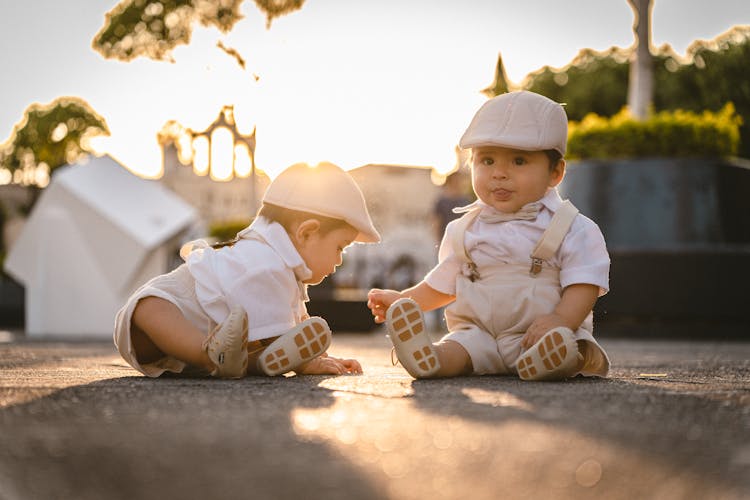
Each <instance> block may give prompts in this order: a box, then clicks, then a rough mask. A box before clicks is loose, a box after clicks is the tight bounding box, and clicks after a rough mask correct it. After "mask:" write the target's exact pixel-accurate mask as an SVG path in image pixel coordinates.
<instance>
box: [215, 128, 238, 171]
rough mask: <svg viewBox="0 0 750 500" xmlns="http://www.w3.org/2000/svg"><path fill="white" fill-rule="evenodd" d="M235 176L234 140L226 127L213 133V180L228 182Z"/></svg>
mask: <svg viewBox="0 0 750 500" xmlns="http://www.w3.org/2000/svg"><path fill="white" fill-rule="evenodd" d="M233 175H234V138H233V137H232V132H231V131H230V130H229V129H228V128H226V127H218V128H216V129H214V131H213V132H211V178H212V179H213V180H215V181H228V180H230V179H231V178H232V176H233Z"/></svg>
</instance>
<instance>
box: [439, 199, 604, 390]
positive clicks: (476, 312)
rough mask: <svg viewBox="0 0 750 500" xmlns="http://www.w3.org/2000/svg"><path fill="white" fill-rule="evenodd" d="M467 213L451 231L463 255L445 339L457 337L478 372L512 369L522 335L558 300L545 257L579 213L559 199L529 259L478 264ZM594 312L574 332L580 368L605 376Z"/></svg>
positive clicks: (555, 275) (555, 272) (554, 272)
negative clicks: (470, 246) (469, 246)
mask: <svg viewBox="0 0 750 500" xmlns="http://www.w3.org/2000/svg"><path fill="white" fill-rule="evenodd" d="M479 211H480V210H479V209H476V210H472V211H470V212H468V213H466V214H465V215H464V216H463V217H462V219H461V221H460V223H458V224H456V227H455V231H453V232H452V234H451V235H449V236H450V241H451V244H452V245H453V248H454V252H455V253H456V255H457V256H458V257H459V258H460V259H461V260H462V261H463V266H462V268H463V273H462V274H460V275H459V276H458V277H457V280H456V300H455V301H454V302H453V303H452V304H451V305H450V306H448V307H447V308H446V311H445V317H446V321H447V324H448V331H449V332H450V333H449V334H448V335H446V336H445V337H444V338H443V340H452V341H455V342H458V343H460V344H461V345H462V346H463V347H464V348H465V349H466V350H467V351H468V353H469V355H470V357H471V361H472V364H473V368H474V373H475V374H477V375H483V374H515V373H517V372H516V366H515V364H516V361H517V360H518V358H519V357H520V356H521V354H522V353H523V348H522V347H521V339H522V337H523V334H524V333H525V332H526V330H527V329H528V328H529V326H530V325H531V323H532V322H533V321H534V320H535V319H536V318H538V317H540V316H542V315H545V314H550V313H552V312H553V310H554V308H555V306H556V305H557V304H558V303H559V302H560V297H561V293H562V290H561V287H560V269H558V268H554V267H551V266H550V265H549V263H548V261H549V259H551V258H552V257H553V256H554V255H555V253H556V252H557V250H558V248H559V247H560V245H561V244H562V241H563V239H564V238H565V235H566V234H567V232H568V230H569V229H570V226H571V224H572V223H573V219H574V218H575V216H576V215H577V213H578V209H576V208H575V207H574V206H573V204H572V203H570V202H569V201H565V202H563V204H562V206H561V207H560V208H559V209H558V210H557V212H555V215H554V217H553V218H552V221H551V222H550V225H549V227H548V228H547V230H546V231H545V232H544V234H543V235H542V238H541V240H540V241H539V242H538V243H537V245H536V247H535V249H534V252H533V253H532V255H531V258H530V261H529V264H513V263H507V264H506V263H501V262H498V263H497V264H495V265H492V266H484V267H482V268H477V266H476V264H475V263H474V262H473V261H472V260H471V258H470V257H469V255H468V253H467V252H466V249H465V247H464V235H465V232H466V229H467V228H468V227H469V226H470V225H471V223H472V222H473V221H474V219H475V218H476V217H477V215H478V214H479ZM592 330H593V320H592V314H591V313H589V315H588V317H587V318H586V319H585V320H584V322H583V324H582V325H581V327H580V328H579V329H578V330H577V331H576V332H575V339H576V340H577V341H584V342H587V345H586V346H587V349H585V350H584V353H585V363H584V366H583V368H582V369H581V370H580V372H579V373H580V374H582V375H586V376H600V377H604V376H606V375H607V372H608V371H609V358H608V357H607V354H606V353H605V352H604V349H602V348H601V346H600V345H599V344H598V343H597V342H596V340H594V337H593V335H592Z"/></svg>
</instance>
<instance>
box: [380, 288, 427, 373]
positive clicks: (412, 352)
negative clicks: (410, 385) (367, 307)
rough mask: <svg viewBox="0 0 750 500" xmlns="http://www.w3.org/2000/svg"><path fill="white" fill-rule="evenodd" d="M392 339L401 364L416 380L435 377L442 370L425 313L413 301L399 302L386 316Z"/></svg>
mask: <svg viewBox="0 0 750 500" xmlns="http://www.w3.org/2000/svg"><path fill="white" fill-rule="evenodd" d="M385 324H386V326H387V327H388V338H390V339H391V342H392V343H393V348H394V349H395V350H396V356H397V357H398V360H399V361H400V362H401V365H403V367H404V368H405V369H406V371H407V372H409V375H411V376H412V377H414V378H427V377H431V376H433V375H434V374H435V373H436V372H437V371H438V370H439V369H440V361H438V358H437V353H436V352H435V349H434V348H433V346H432V342H430V338H429V337H428V335H427V331H426V330H425V328H424V316H423V315H422V310H421V309H420V308H419V305H417V303H416V302H414V301H413V300H412V299H408V298H404V299H399V300H397V301H396V302H394V303H393V304H391V306H390V307H389V308H388V311H386V313H385Z"/></svg>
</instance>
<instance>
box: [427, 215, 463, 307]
mask: <svg viewBox="0 0 750 500" xmlns="http://www.w3.org/2000/svg"><path fill="white" fill-rule="evenodd" d="M455 228H456V224H455V221H452V222H451V223H449V224H448V227H447V228H446V229H445V233H444V234H443V240H442V241H441V242H440V249H439V250H438V263H437V265H436V266H435V267H433V268H432V270H431V271H430V272H429V273H427V276H425V278H424V282H425V283H427V284H428V285H429V286H430V287H432V288H434V289H435V290H437V291H438V292H440V293H444V294H446V295H456V278H457V276H458V274H459V273H460V272H461V263H460V261H459V259H458V256H457V255H456V254H455V252H454V250H453V243H452V239H453V237H454V236H453V233H454V230H455Z"/></svg>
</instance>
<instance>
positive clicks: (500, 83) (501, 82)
mask: <svg viewBox="0 0 750 500" xmlns="http://www.w3.org/2000/svg"><path fill="white" fill-rule="evenodd" d="M507 92H510V86H509V85H508V75H507V74H506V73H505V65H504V64H503V56H502V54H498V55H497V64H496V65H495V78H494V80H493V81H492V83H491V84H490V86H489V87H487V88H485V89H482V94H484V95H486V96H487V97H489V98H490V99H492V98H493V97H495V96H499V95H500V94H505V93H507Z"/></svg>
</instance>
